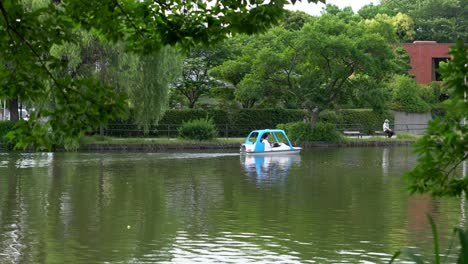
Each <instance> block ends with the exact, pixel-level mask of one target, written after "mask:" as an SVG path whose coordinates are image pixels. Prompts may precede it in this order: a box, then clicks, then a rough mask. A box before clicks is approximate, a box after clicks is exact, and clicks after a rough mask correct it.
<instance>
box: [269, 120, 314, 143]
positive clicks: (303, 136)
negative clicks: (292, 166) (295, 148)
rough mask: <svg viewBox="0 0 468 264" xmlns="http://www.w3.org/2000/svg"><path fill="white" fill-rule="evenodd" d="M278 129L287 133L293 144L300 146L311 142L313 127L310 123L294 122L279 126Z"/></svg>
mask: <svg viewBox="0 0 468 264" xmlns="http://www.w3.org/2000/svg"><path fill="white" fill-rule="evenodd" d="M277 128H278V129H283V130H284V131H286V134H287V135H288V137H289V139H290V140H291V141H292V142H293V144H300V143H304V142H309V141H310V135H312V127H311V126H310V124H309V123H304V122H294V123H286V124H278V126H277Z"/></svg>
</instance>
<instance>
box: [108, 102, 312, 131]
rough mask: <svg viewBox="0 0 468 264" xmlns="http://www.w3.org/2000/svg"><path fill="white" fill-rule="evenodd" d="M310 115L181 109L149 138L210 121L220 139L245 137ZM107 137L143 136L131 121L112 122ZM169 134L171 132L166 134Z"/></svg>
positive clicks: (169, 114)
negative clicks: (184, 125)
mask: <svg viewBox="0 0 468 264" xmlns="http://www.w3.org/2000/svg"><path fill="white" fill-rule="evenodd" d="M306 115H307V112H305V111H304V110H291V109H240V110H235V111H232V112H228V111H225V110H215V109H209V110H203V109H178V110H168V111H166V112H165V114H164V116H163V118H162V119H161V120H160V121H159V125H158V126H153V127H151V129H150V130H151V132H150V134H149V135H148V136H167V135H169V136H176V135H177V131H176V130H177V128H178V127H180V126H181V125H182V124H183V123H184V122H187V121H190V120H196V119H204V118H210V119H212V120H213V122H214V124H215V125H216V127H217V129H218V131H219V132H220V136H230V137H232V136H245V134H246V133H248V132H249V131H250V130H252V129H263V128H274V127H276V125H277V124H280V123H289V122H298V121H302V120H303V119H304V116H306ZM107 128H108V130H107V131H106V134H107V135H109V136H143V134H142V132H141V131H140V130H139V129H138V128H137V126H136V125H134V124H133V122H132V121H131V119H128V120H127V121H125V120H118V121H115V122H109V124H108V126H107ZM168 128H169V130H171V131H169V132H168V131H167V130H168Z"/></svg>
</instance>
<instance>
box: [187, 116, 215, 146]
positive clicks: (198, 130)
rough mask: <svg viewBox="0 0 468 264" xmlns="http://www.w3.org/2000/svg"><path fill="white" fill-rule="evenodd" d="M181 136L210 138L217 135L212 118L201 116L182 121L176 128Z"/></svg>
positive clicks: (197, 138)
mask: <svg viewBox="0 0 468 264" xmlns="http://www.w3.org/2000/svg"><path fill="white" fill-rule="evenodd" d="M178 133H179V136H180V137H181V138H187V139H194V140H200V141H201V140H211V139H214V138H216V137H217V136H218V131H217V130H216V127H215V125H214V123H213V120H212V119H208V118H203V119H195V120H189V121H187V122H183V123H182V126H181V127H180V128H179V129H178Z"/></svg>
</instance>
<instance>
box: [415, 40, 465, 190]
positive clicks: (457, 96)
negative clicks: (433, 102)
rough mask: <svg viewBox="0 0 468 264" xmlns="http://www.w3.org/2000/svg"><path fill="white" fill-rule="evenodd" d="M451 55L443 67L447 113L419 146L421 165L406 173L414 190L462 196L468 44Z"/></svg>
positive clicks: (453, 49) (428, 130)
mask: <svg viewBox="0 0 468 264" xmlns="http://www.w3.org/2000/svg"><path fill="white" fill-rule="evenodd" d="M450 54H451V55H452V58H453V59H452V60H451V61H450V63H449V64H444V65H442V69H441V72H442V76H443V79H444V85H445V86H446V87H447V88H448V89H449V95H450V99H449V100H447V101H446V102H444V104H443V107H444V108H445V110H446V115H445V116H444V117H441V118H436V119H434V120H432V121H431V122H430V123H429V126H428V128H427V130H426V133H425V135H424V136H423V137H422V138H421V139H420V140H418V141H417V143H416V145H415V151H416V152H417V153H418V154H419V158H418V164H417V166H416V167H415V168H414V169H413V170H412V171H410V172H409V173H407V174H406V177H407V179H408V180H409V183H410V186H409V189H410V191H411V192H412V193H430V194H431V195H434V196H459V195H461V194H462V193H463V192H465V193H466V192H467V191H468V178H467V177H462V175H461V174H462V170H461V168H460V166H461V165H462V164H463V162H466V160H467V153H468V149H467V146H468V144H467V142H466V140H467V138H468V126H467V125H466V117H467V116H468V102H467V101H466V99H465V96H466V91H467V83H466V76H467V74H468V67H467V61H468V57H467V56H468V55H467V46H466V45H465V44H463V43H462V42H461V41H460V42H457V44H456V46H454V47H452V48H451V49H450Z"/></svg>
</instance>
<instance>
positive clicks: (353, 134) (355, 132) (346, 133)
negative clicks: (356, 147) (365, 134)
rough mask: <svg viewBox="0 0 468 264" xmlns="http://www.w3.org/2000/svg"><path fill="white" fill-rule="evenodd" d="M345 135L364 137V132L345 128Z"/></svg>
mask: <svg viewBox="0 0 468 264" xmlns="http://www.w3.org/2000/svg"><path fill="white" fill-rule="evenodd" d="M343 135H345V136H356V137H358V138H362V132H361V131H358V130H343Z"/></svg>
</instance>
